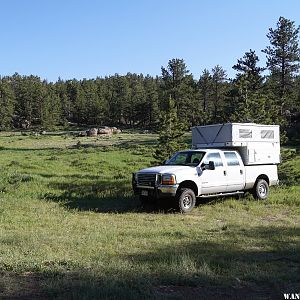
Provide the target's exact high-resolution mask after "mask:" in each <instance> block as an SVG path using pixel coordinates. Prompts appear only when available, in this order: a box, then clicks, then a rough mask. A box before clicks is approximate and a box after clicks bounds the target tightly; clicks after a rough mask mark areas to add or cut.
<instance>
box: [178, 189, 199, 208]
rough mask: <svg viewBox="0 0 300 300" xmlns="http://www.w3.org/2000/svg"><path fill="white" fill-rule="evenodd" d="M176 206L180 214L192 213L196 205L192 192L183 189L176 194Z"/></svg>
mask: <svg viewBox="0 0 300 300" xmlns="http://www.w3.org/2000/svg"><path fill="white" fill-rule="evenodd" d="M177 199H178V205H179V210H180V212H181V213H188V212H190V211H192V209H193V208H194V207H195V204H196V196H195V193H194V191H193V190H191V189H187V188H183V189H181V190H180V191H179V192H178V196H177Z"/></svg>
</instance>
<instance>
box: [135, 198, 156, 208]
mask: <svg viewBox="0 0 300 300" xmlns="http://www.w3.org/2000/svg"><path fill="white" fill-rule="evenodd" d="M139 200H140V202H141V205H142V207H143V208H149V207H150V206H154V205H155V204H156V201H155V200H154V199H152V198H150V197H147V196H139Z"/></svg>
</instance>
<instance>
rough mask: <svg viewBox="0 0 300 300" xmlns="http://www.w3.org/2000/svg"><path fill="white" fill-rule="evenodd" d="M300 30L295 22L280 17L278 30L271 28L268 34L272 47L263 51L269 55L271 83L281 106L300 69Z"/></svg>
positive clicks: (268, 63) (268, 64)
mask: <svg viewBox="0 0 300 300" xmlns="http://www.w3.org/2000/svg"><path fill="white" fill-rule="evenodd" d="M299 29H300V27H299V26H298V27H296V26H295V22H293V21H290V20H288V19H286V18H284V17H280V18H279V20H278V22H277V27H276V29H272V28H270V29H269V33H268V34H267V37H268V38H269V41H270V44H271V45H270V46H267V47H266V48H265V49H264V50H262V52H264V53H266V55H267V67H268V69H269V70H270V72H271V82H272V83H273V86H274V87H273V89H274V92H275V95H277V96H278V97H279V98H280V99H281V105H283V104H284V102H285V101H287V98H288V95H289V94H290V92H291V90H292V86H293V76H294V75H295V74H296V73H297V72H298V70H299V68H300V64H299V62H300V49H299V44H298V39H299V36H298V34H299Z"/></svg>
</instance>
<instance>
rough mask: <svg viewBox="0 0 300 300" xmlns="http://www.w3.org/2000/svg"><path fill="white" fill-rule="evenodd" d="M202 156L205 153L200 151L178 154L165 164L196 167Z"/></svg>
mask: <svg viewBox="0 0 300 300" xmlns="http://www.w3.org/2000/svg"><path fill="white" fill-rule="evenodd" d="M204 154H205V152H201V151H184V152H178V153H176V154H175V155H174V156H173V157H171V158H170V159H169V160H168V161H167V162H166V165H172V166H192V167H196V166H198V165H199V163H200V161H201V160H202V158H203V156H204Z"/></svg>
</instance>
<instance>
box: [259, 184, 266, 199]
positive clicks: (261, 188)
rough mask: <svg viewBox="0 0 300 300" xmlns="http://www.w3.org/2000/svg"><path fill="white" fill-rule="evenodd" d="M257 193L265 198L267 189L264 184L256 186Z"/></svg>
mask: <svg viewBox="0 0 300 300" xmlns="http://www.w3.org/2000/svg"><path fill="white" fill-rule="evenodd" d="M258 193H259V195H260V196H261V197H265V196H266V195H267V188H266V186H265V185H264V184H260V185H259V186H258Z"/></svg>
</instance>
